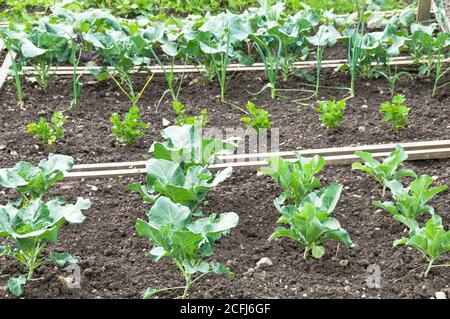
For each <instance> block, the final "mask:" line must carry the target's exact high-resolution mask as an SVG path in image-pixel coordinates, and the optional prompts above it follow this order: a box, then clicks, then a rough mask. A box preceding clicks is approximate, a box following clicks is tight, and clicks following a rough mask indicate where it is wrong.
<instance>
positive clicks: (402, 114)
mask: <svg viewBox="0 0 450 319" xmlns="http://www.w3.org/2000/svg"><path fill="white" fill-rule="evenodd" d="M405 102H406V98H405V96H404V95H401V94H397V95H396V96H394V98H393V99H392V103H391V102H389V101H386V102H385V103H383V104H381V106H380V111H381V113H383V120H384V121H386V122H389V123H391V125H392V128H393V129H395V130H400V129H403V128H405V125H406V124H408V122H409V119H408V114H409V112H410V111H411V108H410V107H407V106H406V105H405Z"/></svg>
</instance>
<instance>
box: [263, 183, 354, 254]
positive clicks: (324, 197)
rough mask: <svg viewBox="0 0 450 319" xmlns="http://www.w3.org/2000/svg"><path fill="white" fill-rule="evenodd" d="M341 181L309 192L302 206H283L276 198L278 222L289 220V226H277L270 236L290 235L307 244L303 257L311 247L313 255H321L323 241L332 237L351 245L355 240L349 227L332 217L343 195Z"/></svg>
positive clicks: (285, 222) (282, 222) (304, 245)
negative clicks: (346, 227) (352, 238)
mask: <svg viewBox="0 0 450 319" xmlns="http://www.w3.org/2000/svg"><path fill="white" fill-rule="evenodd" d="M341 191H342V185H340V184H331V185H330V186H328V187H327V188H325V189H323V190H321V191H319V192H313V193H310V194H309V195H307V196H306V197H305V199H304V200H303V201H302V202H301V204H300V205H299V206H293V205H287V206H281V205H280V203H279V201H278V200H275V206H276V208H277V210H278V211H279V212H280V213H281V215H282V216H281V217H280V219H278V221H277V223H280V224H287V225H289V228H286V227H278V228H277V229H275V231H274V233H273V234H272V235H271V236H270V237H269V240H274V239H275V238H278V237H289V238H291V239H293V240H295V241H297V242H298V243H299V244H300V245H301V246H303V247H305V252H304V254H303V257H304V258H305V259H306V258H307V257H308V254H309V252H310V251H311V253H312V255H313V257H314V258H317V259H319V258H321V257H322V256H323V255H324V254H325V248H324V246H323V243H324V242H325V241H327V240H330V239H337V240H339V241H340V242H342V244H343V245H344V246H345V247H348V248H349V247H352V246H353V243H352V241H351V239H350V236H349V235H348V233H347V231H346V230H345V229H343V228H342V227H341V225H340V223H339V221H338V220H337V219H335V218H332V217H330V215H331V213H332V212H333V211H334V209H335V207H336V204H337V202H338V200H339V197H340V196H341Z"/></svg>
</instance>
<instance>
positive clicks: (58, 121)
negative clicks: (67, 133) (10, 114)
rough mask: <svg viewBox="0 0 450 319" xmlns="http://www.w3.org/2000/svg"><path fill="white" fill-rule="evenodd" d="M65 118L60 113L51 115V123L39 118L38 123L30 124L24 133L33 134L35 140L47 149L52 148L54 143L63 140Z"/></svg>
mask: <svg viewBox="0 0 450 319" xmlns="http://www.w3.org/2000/svg"><path fill="white" fill-rule="evenodd" d="M66 121H67V117H66V116H65V115H64V114H63V113H62V112H55V114H53V116H52V119H51V123H48V122H47V121H46V120H45V118H43V117H41V118H40V119H39V122H37V123H30V124H28V125H27V127H26V132H27V133H31V134H34V138H35V139H36V140H41V141H42V142H43V144H44V145H45V146H47V147H50V146H53V145H54V144H55V143H56V141H58V140H60V139H62V138H64V130H63V125H64V124H65V123H66Z"/></svg>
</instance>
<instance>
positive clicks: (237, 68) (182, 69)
mask: <svg viewBox="0 0 450 319" xmlns="http://www.w3.org/2000/svg"><path fill="white" fill-rule="evenodd" d="M421 61H424V60H421ZM305 62H306V63H305ZM345 62H346V60H342V62H337V63H336V62H330V61H323V62H322V68H338V67H340V66H342V65H343V64H345ZM414 63H415V61H414V60H412V59H405V58H403V57H402V58H401V59H392V60H391V61H389V63H388V64H389V65H413V64H414ZM442 63H450V58H447V59H444V60H443V61H442ZM372 65H376V63H373V64H372ZM294 66H295V67H296V68H298V69H311V68H315V67H316V66H317V62H316V61H303V62H296V63H294ZM164 67H165V68H166V69H169V68H170V66H164ZM108 69H109V70H114V68H113V67H108ZM90 70H91V69H90V68H88V67H78V68H77V74H78V75H81V74H86V75H89V74H90V73H91V71H90ZM23 71H24V72H25V73H29V74H35V73H36V72H35V70H34V69H33V68H32V67H28V66H27V67H24V68H23ZM203 71H204V68H203V67H202V66H192V65H186V66H179V67H177V68H175V67H174V70H173V73H201V72H203ZM244 71H264V65H262V64H261V65H256V66H244V65H239V64H234V65H229V66H228V67H227V72H244ZM49 72H50V73H52V74H55V75H60V76H70V75H72V74H73V68H71V69H69V68H67V69H60V68H58V67H56V68H55V67H53V68H51V69H50V71H49ZM150 72H152V73H154V74H164V71H163V70H162V69H161V67H160V66H151V67H148V68H146V69H142V70H140V69H138V68H135V69H133V70H132V71H131V72H130V73H144V74H146V73H150Z"/></svg>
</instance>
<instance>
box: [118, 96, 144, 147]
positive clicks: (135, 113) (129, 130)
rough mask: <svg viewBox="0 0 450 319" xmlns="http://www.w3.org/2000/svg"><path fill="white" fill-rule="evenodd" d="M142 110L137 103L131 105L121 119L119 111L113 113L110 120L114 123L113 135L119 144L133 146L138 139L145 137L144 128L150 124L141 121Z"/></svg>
mask: <svg viewBox="0 0 450 319" xmlns="http://www.w3.org/2000/svg"><path fill="white" fill-rule="evenodd" d="M140 117H141V115H140V111H139V108H138V106H137V105H133V106H132V107H130V109H129V110H128V112H127V113H125V116H124V117H123V119H122V120H121V118H120V115H119V114H117V113H113V114H111V117H110V118H109V120H110V121H111V123H112V128H111V132H112V136H114V137H115V138H116V140H117V141H118V142H119V144H126V145H128V146H132V145H133V144H134V143H135V142H136V140H138V139H140V138H143V137H144V132H143V131H144V130H145V129H147V128H148V124H146V123H143V122H141V121H140Z"/></svg>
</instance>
